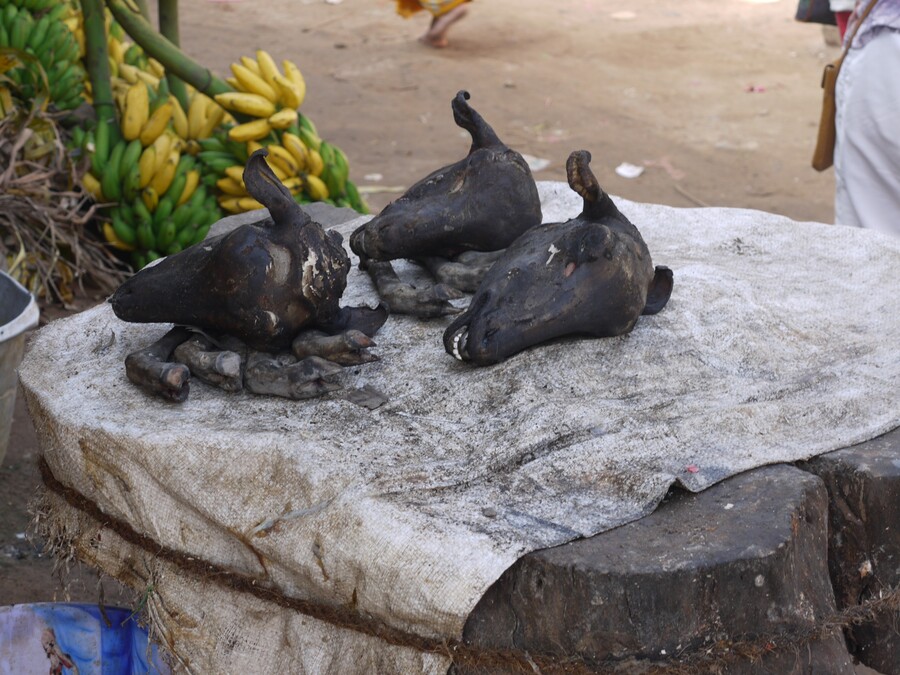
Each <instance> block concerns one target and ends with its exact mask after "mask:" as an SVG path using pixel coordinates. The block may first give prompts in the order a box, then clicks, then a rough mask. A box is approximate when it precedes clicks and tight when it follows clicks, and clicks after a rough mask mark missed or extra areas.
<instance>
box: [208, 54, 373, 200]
mask: <svg viewBox="0 0 900 675" xmlns="http://www.w3.org/2000/svg"><path fill="white" fill-rule="evenodd" d="M231 73H232V77H229V78H226V81H227V82H228V84H229V85H231V86H232V87H233V88H234V89H235V91H233V92H227V93H223V94H218V95H216V97H215V100H216V103H218V104H219V105H220V106H222V107H223V108H224V109H226V110H228V111H230V112H231V113H234V114H235V115H237V116H239V117H241V118H242V119H245V118H248V117H249V118H252V119H250V120H249V121H245V122H243V123H241V124H234V125H229V124H228V122H229V120H228V119H227V118H226V119H225V120H224V123H225V124H226V127H227V136H226V137H223V136H222V135H216V136H215V137H214V138H213V139H210V140H209V142H207V143H204V144H203V148H202V151H201V152H199V153H198V157H199V159H200V161H201V162H202V163H203V164H204V166H205V167H207V168H208V169H209V171H210V172H212V173H213V174H216V175H217V177H216V178H215V179H214V181H213V180H212V179H210V181H209V183H208V184H209V185H210V186H212V185H214V186H215V187H216V188H217V190H218V191H219V205H220V206H221V207H222V208H223V209H225V210H226V211H228V212H230V213H240V212H243V211H248V210H252V209H257V208H260V207H261V204H259V202H257V201H256V200H255V199H253V198H252V197H250V196H249V195H248V194H247V191H246V189H245V187H244V185H243V181H242V179H241V175H242V173H243V168H244V163H245V162H246V161H247V157H248V156H249V155H250V154H252V153H253V151H254V150H256V149H258V148H260V147H263V146H265V147H266V148H268V150H269V155H268V157H267V158H266V160H267V162H268V164H269V166H270V167H271V168H272V171H273V172H274V173H275V174H276V175H277V176H278V178H279V179H280V180H281V181H282V183H284V184H285V186H286V187H287V188H288V189H289V190H290V191H291V193H292V194H293V195H294V198H295V199H296V200H297V201H298V202H309V201H328V202H331V203H333V204H338V205H341V206H350V207H351V208H355V209H357V210H359V211H361V212H363V213H365V212H367V208H366V206H365V204H364V203H363V201H362V200H361V199H360V197H359V193H358V192H357V190H356V186H354V185H353V183H351V182H350V180H349V179H348V175H349V171H350V168H349V164H348V162H347V157H346V155H344V153H343V152H342V151H341V150H340V149H339V148H337V147H336V146H334V145H331V144H328V143H326V142H324V141H322V139H321V138H320V137H319V135H318V133H317V131H316V128H315V126H314V125H313V123H312V121H311V120H310V119H309V117H308V116H306V115H303V114H302V113H300V112H298V110H297V109H298V108H299V107H300V106H301V105H302V104H303V101H304V99H305V97H306V82H305V81H304V79H303V75H302V73H301V72H300V69H299V68H298V67H297V65H296V64H295V63H293V62H291V61H289V60H284V61H282V62H281V70H279V69H278V66H277V65H276V64H275V61H274V59H273V58H272V57H271V56H270V55H269V54H268V52H266V51H265V50H262V49H259V50H257V51H256V59H253V58H250V57H248V56H243V57H241V59H240V62H235V63H232V64H231ZM204 176H206V172H204Z"/></svg>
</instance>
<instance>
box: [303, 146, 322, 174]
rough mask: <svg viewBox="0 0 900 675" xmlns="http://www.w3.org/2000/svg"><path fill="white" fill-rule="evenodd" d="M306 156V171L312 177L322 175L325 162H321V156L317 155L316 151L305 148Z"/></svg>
mask: <svg viewBox="0 0 900 675" xmlns="http://www.w3.org/2000/svg"><path fill="white" fill-rule="evenodd" d="M306 154H307V160H306V170H307V171H308V172H309V173H311V174H312V175H313V176H318V175H319V174H321V173H322V169H324V168H325V162H323V161H322V155H320V154H319V151H318V150H313V149H312V148H307V149H306Z"/></svg>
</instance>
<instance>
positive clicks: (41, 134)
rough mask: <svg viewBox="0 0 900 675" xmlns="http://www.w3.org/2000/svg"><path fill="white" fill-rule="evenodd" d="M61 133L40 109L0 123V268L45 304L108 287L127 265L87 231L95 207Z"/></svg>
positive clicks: (65, 301) (66, 301)
mask: <svg viewBox="0 0 900 675" xmlns="http://www.w3.org/2000/svg"><path fill="white" fill-rule="evenodd" d="M62 133H63V132H62V131H61V129H60V127H59V124H58V122H57V117H56V116H54V115H52V114H48V113H43V112H41V111H39V110H33V111H31V112H30V113H27V114H26V113H25V112H18V113H16V114H11V115H8V116H7V117H5V118H4V119H2V120H0V169H2V172H0V267H2V268H3V270H4V271H6V272H7V273H8V274H9V275H10V276H12V277H13V278H14V279H16V280H17V281H19V282H20V283H21V284H22V285H23V286H25V288H27V289H28V290H29V291H31V292H32V293H34V294H35V295H36V296H37V297H38V298H39V299H40V300H42V301H43V302H47V303H62V304H63V305H68V304H69V303H71V302H72V300H73V298H74V296H75V294H76V292H80V293H84V292H85V284H87V285H88V286H89V287H92V288H93V289H95V290H96V291H97V292H99V293H108V292H111V291H112V290H113V289H114V288H115V287H116V286H118V285H119V284H120V283H121V282H122V280H123V279H124V278H125V276H126V275H127V267H126V266H125V265H124V264H123V263H122V262H121V261H119V260H118V258H116V256H115V255H114V254H113V252H112V251H111V250H109V248H108V247H107V246H106V245H105V244H103V243H101V242H100V241H99V240H98V239H96V238H95V237H94V236H93V235H92V233H91V232H90V223H91V221H92V219H93V218H94V216H95V210H96V205H93V204H92V203H91V199H90V198H89V196H88V195H86V194H85V193H84V192H83V191H82V190H81V188H80V181H79V179H78V177H79V169H78V167H77V166H76V165H75V164H74V162H73V161H72V159H71V158H70V156H69V154H68V151H67V149H66V147H65V144H64V142H63V138H62Z"/></svg>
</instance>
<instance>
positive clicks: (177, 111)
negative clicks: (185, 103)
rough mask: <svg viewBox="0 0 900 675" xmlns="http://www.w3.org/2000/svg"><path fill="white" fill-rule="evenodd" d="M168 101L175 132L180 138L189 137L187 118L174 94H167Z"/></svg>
mask: <svg viewBox="0 0 900 675" xmlns="http://www.w3.org/2000/svg"><path fill="white" fill-rule="evenodd" d="M169 102H170V103H171V104H172V126H173V127H175V133H176V134H178V135H179V136H181V137H182V138H189V135H188V119H187V115H185V114H184V109H183V108H182V107H181V104H180V103H179V102H178V99H177V98H175V97H174V96H169Z"/></svg>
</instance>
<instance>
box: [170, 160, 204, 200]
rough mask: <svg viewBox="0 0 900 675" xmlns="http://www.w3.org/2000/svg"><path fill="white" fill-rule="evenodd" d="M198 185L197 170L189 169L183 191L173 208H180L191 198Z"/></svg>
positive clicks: (198, 175)
mask: <svg viewBox="0 0 900 675" xmlns="http://www.w3.org/2000/svg"><path fill="white" fill-rule="evenodd" d="M199 184H200V172H199V171H197V169H191V170H190V171H188V172H187V174H186V177H185V182H184V190H182V191H181V196H180V197H179V198H178V201H177V202H176V203H175V206H181V205H182V204H184V203H185V202H186V201H187V200H188V199H190V198H191V196H192V195H193V194H194V190H196V189H197V186H198V185H199Z"/></svg>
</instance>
